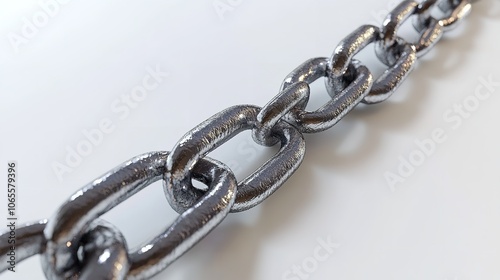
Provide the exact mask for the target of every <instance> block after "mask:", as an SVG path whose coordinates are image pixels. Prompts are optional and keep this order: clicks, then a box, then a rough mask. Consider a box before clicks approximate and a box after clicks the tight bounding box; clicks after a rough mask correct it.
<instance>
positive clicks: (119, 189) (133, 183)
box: [42, 152, 236, 279]
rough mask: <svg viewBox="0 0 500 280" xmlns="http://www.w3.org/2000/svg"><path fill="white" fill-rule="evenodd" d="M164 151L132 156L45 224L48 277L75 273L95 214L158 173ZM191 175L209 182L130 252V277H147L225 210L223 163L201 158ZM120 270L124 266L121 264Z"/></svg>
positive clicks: (232, 188)
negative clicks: (198, 195) (163, 227)
mask: <svg viewBox="0 0 500 280" xmlns="http://www.w3.org/2000/svg"><path fill="white" fill-rule="evenodd" d="M167 157H168V153H167V152H153V153H147V154H144V155H141V156H138V157H135V158H133V159H131V160H129V161H127V162H125V163H124V164H122V165H121V166H118V167H117V168H115V169H114V170H112V171H110V172H108V173H106V174H104V175H103V176H101V177H100V178H98V179H96V180H94V181H93V182H92V183H90V184H89V185H87V186H85V187H84V188H82V189H81V190H80V191H78V192H76V193H75V194H74V195H73V196H72V197H71V198H70V199H69V200H68V201H67V202H66V203H64V204H63V205H62V206H61V207H60V208H59V210H58V211H57V212H56V215H55V216H54V217H52V218H51V219H50V220H49V222H48V223H47V225H46V227H45V230H44V234H45V239H46V249H45V252H44V253H43V255H42V265H43V268H44V272H45V275H46V276H47V277H48V278H49V279H66V278H68V277H71V276H72V275H74V274H75V273H77V272H78V271H77V270H78V269H79V267H80V265H79V260H78V256H77V251H78V248H79V246H80V244H81V241H82V238H83V235H84V234H83V233H84V232H85V231H88V226H89V225H90V224H91V223H92V221H94V220H95V219H97V218H98V217H99V216H100V215H102V214H104V213H106V212H107V211H109V210H111V209H112V208H113V207H114V206H116V205H118V204H119V203H121V202H123V201H124V200H126V199H127V198H129V197H130V196H132V195H134V194H135V193H137V192H138V191H139V190H141V189H143V188H144V187H146V186H148V185H149V184H151V183H153V182H155V181H157V180H159V179H161V178H162V176H163V173H164V172H165V171H166V170H165V165H166V159H167ZM192 172H193V178H194V179H197V180H200V181H201V182H203V183H205V184H207V185H209V187H208V189H209V190H208V191H207V192H206V193H205V195H204V196H203V197H201V198H200V200H198V201H197V203H196V204H194V205H192V206H191V207H190V208H189V209H187V210H186V211H184V212H183V213H182V214H181V215H180V216H179V217H178V218H177V219H176V220H175V221H174V222H173V224H172V225H171V226H170V227H168V228H167V229H166V230H165V231H164V232H163V233H162V234H160V235H158V237H156V238H154V239H153V240H152V241H151V242H149V243H147V244H145V245H143V246H142V247H141V248H140V249H139V250H137V252H133V253H131V254H130V270H129V271H128V272H127V273H126V275H127V276H128V278H129V279H146V278H149V277H151V276H153V275H154V274H156V273H158V272H159V271H161V270H162V269H163V268H165V267H166V266H168V265H169V264H170V263H171V262H173V261H174V260H175V259H177V258H178V257H179V256H181V255H182V254H183V253H184V252H185V251H187V250H188V249H189V248H191V247H192V246H193V245H194V244H195V243H196V242H198V241H199V240H200V239H201V238H202V237H204V236H205V235H206V234H207V233H208V232H209V231H210V230H212V229H213V228H214V227H215V226H216V225H217V224H219V223H220V222H221V221H222V219H223V218H224V217H225V216H226V215H227V213H228V212H229V210H230V208H231V206H232V205H233V203H234V198H235V193H236V179H235V178H234V176H233V174H232V173H231V171H229V170H228V168H227V167H226V166H224V165H223V164H221V163H219V162H217V161H214V160H212V159H209V158H204V159H202V160H200V161H199V163H198V164H197V165H196V166H194V167H193V170H192ZM123 269H125V267H123Z"/></svg>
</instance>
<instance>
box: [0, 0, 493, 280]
mask: <svg viewBox="0 0 500 280" xmlns="http://www.w3.org/2000/svg"><path fill="white" fill-rule="evenodd" d="M44 2H46V0H44V1H42V2H41V3H44ZM0 3H1V4H0V18H1V19H2V20H1V21H0V22H1V23H0V36H1V37H0V38H1V39H0V61H1V66H0V92H1V96H2V98H1V102H0V110H1V116H2V117H1V119H0V129H1V138H0V149H1V150H0V151H1V153H0V163H1V166H3V167H2V168H1V171H0V172H1V176H0V178H2V180H3V181H4V183H2V185H6V178H7V177H6V172H7V167H6V163H7V161H8V160H16V161H17V162H18V165H19V171H18V176H19V182H18V217H19V220H20V222H29V221H36V220H39V219H42V218H48V217H50V216H51V215H53V214H54V213H55V211H56V209H57V207H58V205H60V204H61V203H62V202H63V201H65V199H67V198H68V197H69V196H70V195H71V194H72V193H74V192H75V191H77V190H78V189H79V188H80V187H81V186H83V185H84V184H86V183H88V182H90V181H91V180H92V179H94V178H96V177H97V176H99V175H101V174H103V173H104V172H106V171H108V170H110V169H111V168H113V167H114V166H116V165H118V164H120V163H122V162H123V161H125V160H127V159H129V158H132V157H134V156H136V155H139V154H142V153H145V152H149V151H156V150H170V149H171V148H172V147H173V146H174V144H175V143H176V141H177V140H178V139H179V138H180V137H181V136H182V135H183V134H184V133H185V132H187V131H188V130H189V129H191V128H192V127H194V126H195V125H196V124H198V123H199V122H201V121H203V120H204V119H206V118H208V117H209V116H211V115H213V114H215V113H216V112H219V111H220V110H222V109H224V108H226V107H229V106H231V105H236V104H245V103H248V104H257V105H264V104H265V103H266V102H267V101H268V100H269V99H271V98H272V97H273V96H274V95H275V94H276V93H277V90H278V89H279V86H280V84H281V81H282V79H283V78H284V77H285V76H286V75H287V74H288V73H289V72H290V71H291V70H292V69H294V68H295V67H297V66H298V65H299V64H301V63H302V62H304V61H305V60H306V59H308V58H311V57H319V56H330V54H331V53H332V52H333V50H334V48H335V46H336V45H337V43H338V42H339V41H340V40H341V39H342V38H344V37H345V36H346V35H347V34H349V33H350V32H351V31H352V30H354V29H355V28H357V27H358V26H359V25H361V24H363V23H375V22H381V21H382V19H383V16H382V15H383V14H385V12H386V11H387V10H388V9H389V8H390V7H392V6H394V4H393V3H387V2H386V1H368V0H363V1H356V2H353V1H325V0H315V1H291V0H286V1H285V0H280V1H263V0H260V1H255V0H254V1H249V0H241V1H227V0H221V1H220V2H219V1H215V2H212V1H211V0H210V1H176V0H172V1H169V0H166V1H154V0H146V1H128V0H120V1H118V0H112V1H97V0H92V1H80V0H73V1H69V2H68V3H67V4H58V6H57V7H58V9H57V10H55V12H53V14H52V15H51V16H49V17H48V21H47V22H45V23H43V24H38V23H39V21H40V20H43V16H42V18H39V19H36V18H37V16H40V13H41V12H42V13H43V11H44V10H43V8H42V6H41V5H40V4H39V2H38V1H27V0H24V1H11V0H3V1H1V2H0ZM218 3H219V4H220V3H223V4H226V5H229V6H226V7H231V8H230V9H229V10H226V11H219V13H218V12H217V10H216V8H215V6H214V5H217V4H218ZM53 8H54V7H52V9H53ZM24 18H26V19H27V21H29V22H33V21H34V20H35V21H38V23H37V24H36V26H35V30H30V32H28V33H26V34H24V35H23V33H22V31H23V28H24V26H25V25H26V21H25V20H24ZM499 19H500V2H499V1H497V0H483V1H480V2H479V3H477V4H475V6H474V7H473V11H472V14H471V15H470V16H469V17H468V18H467V20H466V22H464V24H462V25H461V26H460V28H458V29H457V30H455V31H453V32H452V33H449V34H447V36H446V38H444V39H443V40H442V41H441V42H440V43H439V44H438V45H437V46H436V47H435V49H434V50H432V51H431V53H429V54H428V55H427V56H425V57H424V58H423V59H422V60H420V61H419V63H418V65H417V67H416V69H415V70H414V71H413V72H412V73H411V75H410V77H409V78H408V80H407V81H406V82H405V84H404V85H403V86H402V87H401V88H400V89H399V90H398V91H397V93H396V94H395V95H394V96H393V97H391V99H390V100H388V101H386V102H384V103H382V104H379V105H372V106H359V107H358V108H356V109H355V110H354V111H353V112H352V113H350V114H349V115H348V116H347V117H346V118H345V119H344V120H342V121H341V122H340V123H339V124H338V125H336V126H335V127H334V128H332V129H330V130H328V131H326V132H323V133H319V134H315V135H306V140H307V153H306V157H305V160H304V162H303V164H302V166H301V168H300V169H299V171H298V172H297V173H296V174H295V175H294V176H293V177H292V178H291V179H290V180H289V181H288V182H287V183H286V184H285V185H284V186H283V187H282V188H281V189H280V190H279V191H278V192H277V193H275V194H274V195H273V196H272V197H271V198H269V199H268V200H266V201H265V202H264V203H263V204H261V205H260V206H258V207H256V208H254V209H252V210H250V211H247V212H245V213H241V214H231V215H229V217H228V218H227V219H226V220H225V221H223V223H222V224H221V225H220V226H219V227H218V228H216V229H215V230H214V231H213V232H212V233H211V234H210V235H209V236H208V237H207V238H205V239H204V240H203V241H201V242H200V243H199V244H198V245H197V246H195V247H194V248H193V249H192V250H191V251H189V252H188V253H187V254H186V255H184V256H183V257H181V258H180V259H179V260H178V261H177V262H175V263H174V264H173V265H171V266H170V267H168V268H167V269H166V270H164V271H163V272H162V273H161V274H159V275H158V276H157V277H155V279H170V280H176V279H221V280H230V279H242V280H257V279H258V280H260V279H301V278H300V277H299V276H293V277H295V278H293V277H292V274H289V276H288V278H286V277H284V274H285V273H286V272H287V271H288V270H291V269H292V267H293V266H294V265H297V266H299V267H302V265H303V264H305V265H306V270H309V271H310V272H308V273H307V275H306V274H304V275H305V276H307V277H308V279H384V280H385V279H425V280H434V279H435V280H445V279H448V280H477V279H484V280H489V279H500V188H499V187H500V183H499V176H498V174H499V167H500V149H499V147H498V145H499V144H498V143H500V133H499V132H498V127H499V124H498V120H499V117H500V110H498V106H500V96H498V93H499V92H500V87H499V86H496V87H494V88H493V90H492V94H491V95H490V97H488V98H487V99H486V100H481V101H480V102H479V106H478V108H476V109H475V110H473V111H472V112H470V115H469V116H468V117H467V118H466V119H462V122H461V123H460V125H458V123H455V122H449V121H446V120H445V119H444V118H443V114H450V113H449V110H450V109H451V110H453V105H454V104H462V103H463V100H464V99H466V98H469V99H467V100H471V98H473V96H474V92H475V90H476V89H477V88H478V87H481V85H482V84H481V82H480V79H481V78H480V77H483V78H484V79H487V77H488V76H490V75H491V77H492V79H493V80H495V81H500V70H499V68H498V62H499V61H500V52H499V51H498V30H499V29H500V20H499ZM13 34H14V35H13ZM25 35H28V37H29V38H28V37H26V36H25ZM12 36H18V37H16V38H17V39H19V36H22V38H24V40H22V41H17V42H18V44H15V43H14V44H13V43H12V42H11V41H12V38H13V37H12ZM372 51H373V46H369V47H368V50H367V51H364V52H363V53H361V54H360V55H359V56H358V58H360V59H361V60H363V61H364V62H365V63H366V64H367V65H368V66H369V67H371V68H372V69H378V70H376V71H378V73H379V72H380V71H379V70H380V69H381V65H380V63H377V62H376V59H375V56H374V54H373V52H372ZM157 66H158V67H159V68H160V69H161V70H162V71H164V72H168V73H169V75H168V77H166V78H163V79H162V81H161V83H159V85H158V87H157V88H156V89H154V90H152V91H150V92H148V95H147V97H146V98H145V99H144V100H143V101H141V102H137V104H135V105H134V106H136V107H135V108H129V113H128V115H126V116H125V113H123V112H121V113H117V112H116V110H114V109H112V108H111V106H112V104H115V105H116V104H119V105H120V106H124V103H121V101H120V100H121V98H122V96H130V95H131V92H132V89H133V88H134V87H135V86H138V85H140V84H141V83H142V79H143V78H144V77H145V76H146V75H147V73H148V72H147V70H146V69H147V68H148V67H152V68H156V67H157ZM316 84H317V85H316ZM312 89H313V91H312V98H311V99H312V100H311V102H310V103H311V104H310V108H311V109H314V108H317V107H319V106H320V105H321V104H323V103H324V102H326V101H327V100H328V98H329V97H328V95H327V94H326V91H325V89H324V87H323V81H319V82H318V83H315V84H314V86H313V87H312ZM481 90H482V92H487V91H485V89H484V88H483V89H481ZM115 109H116V108H115ZM451 114H452V115H453V116H455V117H456V116H457V114H456V113H451ZM106 118H108V119H109V120H110V121H111V122H112V124H113V128H114V130H113V131H112V132H111V133H106V134H104V136H103V139H102V140H101V141H100V142H99V143H98V145H94V146H93V147H92V151H91V152H90V153H89V154H88V155H86V156H84V157H83V158H82V160H81V162H80V163H78V164H77V166H76V167H74V168H72V171H71V172H67V173H64V174H62V175H61V176H60V177H59V178H58V176H57V175H56V172H55V171H54V168H53V166H54V164H55V163H56V162H57V163H60V164H64V165H66V164H67V162H66V159H65V158H66V156H67V154H68V151H67V149H68V148H69V149H76V147H77V145H78V144H79V143H81V142H82V141H85V139H86V138H85V136H84V135H83V133H82V131H84V130H92V129H96V128H97V127H98V126H99V122H101V121H102V120H103V119H106ZM454 125H455V126H454ZM454 127H455V128H456V129H454ZM439 128H441V129H442V130H443V131H444V133H445V135H446V141H445V142H444V143H441V144H437V145H436V148H435V150H434V151H433V153H432V154H431V155H430V156H428V157H426V158H425V162H424V163H423V164H421V165H420V166H417V167H416V168H415V170H414V172H413V174H411V175H410V176H408V177H406V178H404V179H405V181H404V182H403V183H398V184H396V185H395V186H394V188H391V187H390V186H389V184H388V183H387V181H386V179H385V177H384V174H386V172H393V173H395V174H397V172H398V171H397V169H398V166H399V165H400V159H399V157H400V156H402V157H403V158H406V159H408V157H409V155H410V154H411V153H412V152H415V151H416V150H417V149H418V146H417V145H416V144H415V140H423V139H426V138H429V137H431V135H432V131H433V130H435V129H439ZM269 150H271V151H269ZM273 151H275V149H266V148H262V147H260V146H258V145H256V144H253V142H252V140H251V138H250V133H249V132H245V133H242V134H241V135H239V136H238V137H236V138H234V139H233V140H231V141H230V142H229V143H228V144H227V145H224V146H223V147H221V148H219V149H218V150H217V151H215V152H213V153H211V156H212V157H215V158H217V159H219V160H221V161H223V162H226V163H228V164H229V165H230V166H232V167H233V168H234V169H235V172H236V174H237V177H238V178H243V177H244V176H245V175H247V174H249V173H250V172H251V171H252V170H254V169H255V168H256V167H258V166H259V164H261V163H262V162H263V161H265V159H266V158H268V157H269V156H271V155H272V152H273ZM0 196H4V197H3V198H1V199H0V201H1V203H0V210H1V211H2V214H1V216H2V217H4V219H5V217H6V210H5V209H6V200H7V199H6V191H3V193H0ZM176 216H177V214H176V213H175V212H174V211H173V210H171V209H170V207H169V205H168V203H167V201H166V199H165V197H164V194H163V190H162V185H161V183H155V184H154V185H151V186H150V187H148V188H147V189H145V190H144V191H142V192H140V193H139V194H137V195H136V196H134V197H132V198H131V199H129V200H127V201H126V202H124V203H123V204H121V205H119V206H118V207H116V208H115V209H113V210H112V211H111V212H110V213H108V214H106V215H105V216H104V218H106V219H107V220H109V221H110V222H112V223H114V224H115V225H116V226H117V227H118V228H120V229H121V230H122V232H123V233H124V235H125V236H126V238H127V241H128V244H129V245H130V247H134V246H136V245H138V244H140V243H141V242H143V241H145V240H147V239H148V238H150V237H152V236H154V235H156V234H158V233H159V232H161V230H162V229H163V228H164V227H166V226H167V225H168V224H169V223H170V222H171V221H173V219H174V218H175V217H176ZM2 230H4V229H2ZM328 238H330V239H331V240H333V241H334V242H335V243H337V244H338V245H339V246H338V248H336V249H334V251H333V253H331V254H329V255H328V258H327V259H326V260H324V261H322V262H318V263H317V265H316V267H313V266H312V265H314V262H313V261H312V258H313V257H314V251H315V249H316V247H317V246H319V244H320V243H318V241H317V240H318V239H325V240H326V239H328ZM323 253H324V252H323ZM304 262H305V263H304ZM16 269H17V272H16V273H15V274H14V273H11V272H4V273H3V274H1V276H0V277H1V278H3V279H41V278H43V272H42V269H41V267H40V261H39V257H33V258H31V259H29V260H27V261H24V262H23V263H21V264H18V265H17V266H16ZM301 269H302V270H303V271H304V269H303V268H301ZM304 273H305V272H304ZM304 275H302V278H303V279H305V276H304Z"/></svg>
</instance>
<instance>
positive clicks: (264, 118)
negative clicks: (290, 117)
mask: <svg viewBox="0 0 500 280" xmlns="http://www.w3.org/2000/svg"><path fill="white" fill-rule="evenodd" d="M309 92H310V88H309V85H308V84H307V83H306V82H297V83H294V84H291V85H290V86H289V87H287V88H286V89H285V90H283V91H282V92H280V93H279V94H278V95H277V96H276V97H275V98H273V99H272V100H271V101H269V103H267V104H266V105H265V106H264V107H263V108H262V110H261V111H260V112H259V114H258V115H257V122H256V124H255V125H256V127H255V128H254V129H253V131H252V132H253V134H252V136H253V139H254V140H255V142H257V143H259V144H261V145H264V146H272V145H274V144H276V143H277V142H278V141H279V139H277V138H276V137H273V136H272V129H273V128H274V126H275V125H276V124H277V123H278V122H279V121H280V120H281V119H282V118H284V117H285V116H286V114H288V113H289V112H290V111H291V110H292V109H295V110H304V109H305V106H306V105H307V102H308V101H309Z"/></svg>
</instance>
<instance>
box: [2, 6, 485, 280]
mask: <svg viewBox="0 0 500 280" xmlns="http://www.w3.org/2000/svg"><path fill="white" fill-rule="evenodd" d="M474 2H476V1H473V0H470V1H469V0H424V1H422V2H417V1H414V0H408V1H403V2H402V3H401V4H399V5H398V6H397V7H396V8H395V9H394V10H393V11H391V12H390V13H389V14H388V15H387V17H386V19H385V21H384V23H383V25H382V27H381V29H379V28H378V27H375V26H371V25H363V26H361V27H360V28H358V29H356V30H355V31H354V32H352V33H351V34H349V35H348V36H347V37H346V38H344V39H343V40H342V41H341V42H340V43H339V44H338V46H337V47H336V49H335V51H334V53H333V54H332V56H331V57H330V58H325V57H318V58H313V59H309V60H307V61H306V62H305V63H303V64H302V65H300V66H299V67H298V68H296V69H295V70H293V71H292V72H291V73H290V74H289V75H288V76H287V77H286V78H285V79H284V81H283V83H282V85H281V88H280V91H279V93H278V95H277V96H275V97H274V98H273V99H272V100H271V101H270V102H269V103H267V104H266V105H265V106H264V107H263V108H260V107H257V106H253V105H239V106H234V107H230V108H228V109H226V110H223V111H221V112H219V113H217V114H215V115H214V116H212V117H211V118H209V119H207V120H206V121H204V122H202V123H201V124H200V125H198V126H196V127H195V128H194V129H192V130H191V131H189V132H188V133H187V134H185V135H184V136H183V137H182V138H181V139H180V141H179V142H178V143H177V144H176V145H175V147H174V148H173V150H172V152H171V153H169V152H151V153H147V154H144V155H140V156H138V157H135V158H132V159H131V160H129V161H127V162H125V163H123V164H122V165H120V166H118V167H116V168H114V169H113V170H111V171H109V172H108V173H106V174H104V175H102V176H101V177H99V178H98V179H96V180H94V181H93V182H91V183H90V184H88V185H86V186H84V187H83V188H81V189H80V190H79V191H77V192H76V193H75V194H74V195H72V196H71V197H70V198H69V199H68V200H67V201H66V202H65V203H64V204H62V206H60V207H59V209H58V210H57V211H56V213H55V214H54V215H53V216H52V217H51V218H50V219H49V220H48V221H47V220H43V221H39V222H36V223H33V224H27V225H25V226H22V227H20V228H17V230H16V232H15V235H16V262H20V261H22V260H24V259H26V258H28V257H30V256H33V255H36V254H41V256H42V267H43V270H44V273H45V276H46V277H47V278H48V279H104V280H108V279H116V280H118V279H124V278H127V279H147V278H150V277H152V276H153V275H155V274H157V273H159V272H160V271H161V270H163V269H164V268H165V267H167V266H168V265H169V264H171V263H172V262H173V261H175V260H176V259H177V258H179V257H180V256H181V255H182V254H184V253H185V252H186V251H187V250H189V249H190V248H191V247H192V246H194V244H196V243H197V242H198V241H199V240H200V239H202V238H203V237H204V236H205V235H207V234H208V233H209V232H210V231H211V230H212V229H213V228H214V227H215V226H217V225H218V224H219V223H220V222H221V221H222V220H223V219H224V218H225V217H226V215H227V214H228V213H229V212H239V211H244V210H247V209H250V208H252V207H254V206H256V205H258V204H259V203H261V202H262V201H264V200H265V199H266V198H267V197H269V196H270V195H271V194H272V193H274V192H275V191H276V190H277V189H278V188H279V187H280V186H282V185H283V184H284V182H285V181H286V180H288V179H289V178H290V177H291V176H292V175H293V173H294V172H295V171H296V170H297V168H298V167H299V165H300V164H301V162H302V160H303V158H304V155H305V141H304V137H303V135H302V132H306V133H312V132H319V131H323V130H326V129H328V128H330V127H332V126H333V125H335V124H336V123H337V122H338V121H339V120H340V119H342V118H343V117H344V116H345V115H346V114H347V113H348V112H349V111H350V110H352V109H353V108H354V107H355V106H356V105H358V104H359V103H360V102H363V103H366V104H373V103H378V102H382V101H384V100H386V99H387V98H388V97H389V96H390V95H391V94H392V93H393V92H394V91H395V90H396V89H397V88H398V87H399V86H400V85H401V83H402V82H403V81H404V80H405V79H406V77H407V76H408V74H409V73H410V72H411V70H412V69H413V68H414V65H415V62H416V60H417V57H420V56H422V55H423V54H425V53H426V52H428V51H429V50H430V49H431V48H432V47H433V46H434V45H435V44H436V43H437V42H438V41H439V40H440V38H441V37H442V35H443V33H444V32H445V31H447V30H450V29H452V28H454V27H455V26H456V25H457V24H458V23H459V22H460V21H462V20H463V19H464V18H465V17H466V16H467V15H468V14H469V13H470V11H471V6H472V5H471V3H474ZM434 8H439V9H440V10H441V11H442V12H443V13H444V15H445V16H444V17H443V18H441V19H436V18H434V17H433V16H432V15H431V14H432V10H433V9H434ZM409 18H413V19H414V20H413V26H414V27H415V29H416V30H417V32H419V35H420V38H419V39H418V40H417V41H416V42H414V43H410V42H407V41H405V40H404V39H403V38H401V37H399V36H398V31H399V29H400V27H401V25H402V24H403V23H404V22H405V21H406V20H408V19H409ZM371 43H374V45H375V52H376V55H377V57H378V58H379V59H380V60H381V61H382V62H383V63H385V64H386V65H387V66H388V69H387V70H385V71H384V73H383V74H382V75H381V76H380V77H378V78H377V79H375V80H374V78H373V76H372V74H371V72H370V71H369V70H368V68H367V67H366V66H364V65H363V64H362V63H361V62H360V61H358V60H356V59H354V56H355V55H356V54H357V53H358V52H359V51H360V50H362V49H363V48H365V47H366V46H367V45H369V44H371ZM321 77H325V78H326V79H325V80H326V83H325V84H326V88H327V92H328V94H329V95H330V97H331V99H330V100H329V101H328V102H327V103H326V104H324V105H323V106H322V107H320V108H319V109H317V110H315V111H313V112H309V111H307V110H306V106H307V104H308V102H309V97H310V87H309V85H310V84H311V83H313V82H314V81H316V80H317V79H319V78H321ZM244 130H252V137H253V139H254V140H255V141H256V142H257V143H259V144H261V145H264V146H272V145H275V144H277V143H279V144H280V146H281V147H280V150H279V152H278V153H277V154H276V155H274V156H273V157H272V158H271V159H269V160H268V161H267V162H266V163H264V164H263V165H262V166H261V167H259V168H258V169H257V170H256V171H255V172H254V173H252V174H251V175H249V176H248V177H247V178H245V179H244V180H242V181H241V182H240V183H239V184H238V183H237V182H236V179H235V177H234V174H233V173H232V172H231V170H230V169H229V168H228V167H227V166H225V165H224V164H222V163H220V162H218V161H216V160H214V159H211V158H209V157H207V154H208V153H210V152H211V151H213V150H214V149H216V148H217V147H219V146H220V145H222V144H223V143H225V142H226V141H228V140H229V139H230V138H232V137H233V136H235V135H236V134H238V133H240V132H242V131H244ZM162 179H163V183H164V191H165V195H166V198H167V201H168V203H169V204H170V205H171V206H172V208H173V209H174V210H175V211H177V212H179V213H180V215H179V217H178V218H177V219H176V220H175V221H174V222H173V223H172V224H171V225H169V226H166V227H165V230H164V231H163V233H162V234H160V235H158V236H157V237H155V238H153V239H152V240H150V241H148V242H146V243H144V244H143V245H141V246H140V247H139V248H138V249H137V250H134V251H132V252H128V249H127V245H126V241H125V239H124V238H123V235H122V234H121V233H120V232H119V230H118V229H116V228H115V227H113V226H112V225H111V224H109V223H107V222H104V221H103V220H101V219H100V218H99V217H100V216H101V215H102V214H104V213H106V212H108V211H109V210H111V209H113V208H114V207H115V206H116V205H118V204H120V203H121V202H123V201H125V200H126V199H127V198H129V197H131V196H132V195H134V194H135V193H137V192H138V191H140V190H141V189H143V188H145V187H146V186H148V185H150V184H151V183H153V182H155V181H158V180H162ZM193 179H194V180H197V181H199V182H202V183H203V184H204V185H206V187H202V188H195V187H194V186H193V184H192V180H193ZM10 236H11V233H10V232H6V233H3V234H2V235H0V272H2V271H5V270H7V269H8V268H9V263H8V261H9V257H8V255H7V253H8V252H9V250H10V246H11V245H10V243H9V242H10V240H9V238H10Z"/></svg>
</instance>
